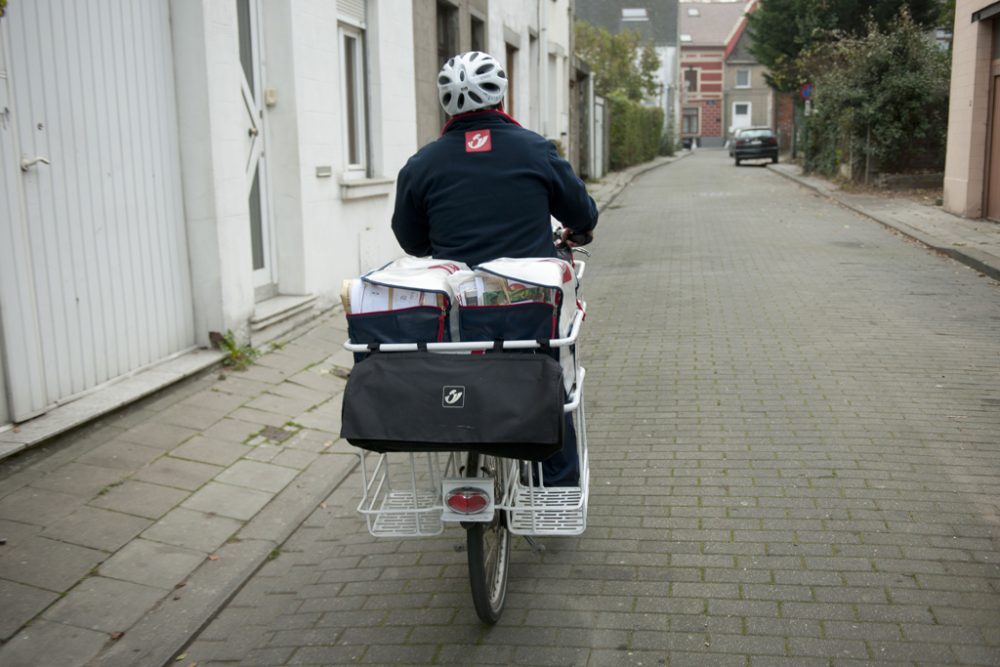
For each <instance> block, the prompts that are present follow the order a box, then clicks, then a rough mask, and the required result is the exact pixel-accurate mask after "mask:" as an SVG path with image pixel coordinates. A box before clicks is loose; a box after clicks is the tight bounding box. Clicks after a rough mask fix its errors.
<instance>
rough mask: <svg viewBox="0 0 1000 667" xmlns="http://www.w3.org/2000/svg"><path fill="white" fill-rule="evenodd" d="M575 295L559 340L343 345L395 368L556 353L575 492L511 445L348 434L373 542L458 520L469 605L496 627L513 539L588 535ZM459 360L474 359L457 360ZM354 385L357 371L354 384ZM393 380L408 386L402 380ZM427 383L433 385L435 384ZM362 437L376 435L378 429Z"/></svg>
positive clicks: (579, 269)
mask: <svg viewBox="0 0 1000 667" xmlns="http://www.w3.org/2000/svg"><path fill="white" fill-rule="evenodd" d="M487 264H490V263H487ZM484 266H486V265H484ZM569 266H571V267H572V269H573V276H572V278H573V282H574V283H575V284H578V283H579V280H580V279H581V278H582V277H583V273H584V271H585V268H586V264H585V263H584V262H576V263H575V264H573V265H569ZM378 277H379V276H378V275H374V276H373V274H368V276H366V278H367V279H368V280H376V281H377V279H378ZM383 284H384V283H383ZM386 286H387V287H391V285H386ZM574 287H575V285H574ZM397 288H398V286H397ZM404 288H405V287H404ZM572 297H573V299H572V303H573V304H574V305H575V308H574V311H573V314H572V319H571V321H569V324H568V327H567V328H568V331H567V332H566V335H565V336H564V337H560V338H552V339H548V340H539V339H527V338H525V339H515V340H502V341H498V340H476V341H459V342H421V343H409V342H407V343H364V342H352V341H351V340H348V341H347V342H346V343H345V344H344V347H345V348H346V349H347V350H349V351H351V352H354V353H355V354H356V355H362V354H371V353H373V352H374V353H377V354H379V355H383V353H389V354H388V356H382V357H380V358H379V359H378V362H377V363H378V364H381V365H383V366H386V368H390V369H391V368H393V367H394V366H396V365H398V364H400V363H402V362H401V361H393V360H392V354H393V353H406V352H412V353H421V354H422V355H430V356H419V357H415V358H413V357H411V358H410V359H409V361H412V362H414V363H417V362H418V361H419V363H420V364H423V368H424V369H427V368H430V369H432V370H433V369H434V368H435V367H436V366H437V365H448V366H459V367H461V366H463V365H464V364H469V363H471V364H481V365H482V364H484V363H485V361H476V359H480V360H486V359H488V358H491V357H493V358H495V357H494V355H493V353H496V352H514V351H519V352H523V351H535V352H541V353H542V354H539V355H535V356H537V357H542V356H544V353H547V352H548V353H551V351H553V350H554V351H558V353H559V357H560V361H559V362H558V368H559V370H560V378H559V389H560V392H561V395H560V399H561V400H559V402H558V406H559V410H560V414H559V416H558V419H559V420H560V421H562V420H563V414H564V413H570V414H572V418H573V420H574V428H575V430H576V442H577V456H578V458H579V472H580V477H579V482H578V484H577V485H576V486H572V487H565V486H558V487H557V486H547V485H546V483H545V475H544V468H543V466H542V463H541V460H540V459H539V457H537V456H534V457H528V456H525V455H524V454H523V453H522V455H521V456H518V455H516V454H514V453H512V452H513V450H512V449H511V447H498V446H479V445H477V446H472V447H462V446H455V445H448V444H443V445H441V446H433V447H430V448H428V447H425V446H420V445H412V446H408V445H407V444H402V445H398V443H396V444H392V445H391V446H390V445H386V444H385V443H386V442H388V440H385V439H383V440H378V439H377V438H375V439H370V438H365V437H359V436H358V433H357V432H354V433H353V435H354V437H350V436H351V433H348V434H347V435H345V437H347V439H348V440H349V441H351V442H352V444H358V443H359V442H360V443H361V445H360V446H361V447H362V448H361V449H359V456H360V470H361V475H362V499H361V501H360V502H359V504H358V508H357V509H358V512H359V513H361V514H362V515H363V516H364V517H365V519H366V523H367V527H368V530H369V532H370V533H371V534H372V535H373V536H375V537H393V538H400V537H427V536H433V535H439V534H441V533H442V532H443V530H444V527H445V526H448V525H454V524H459V525H460V526H461V527H463V528H464V529H465V530H466V547H467V548H466V552H467V558H468V567H469V582H470V589H471V592H472V599H473V603H474V606H475V609H476V613H477V615H478V616H479V618H480V619H481V620H482V621H483V622H484V623H487V624H494V623H496V622H497V621H498V620H499V619H500V617H501V615H502V613H503V608H504V603H505V601H506V593H507V581H508V576H509V571H510V554H511V548H512V543H511V542H512V540H511V538H512V535H520V536H523V537H525V539H526V540H527V541H528V542H529V544H531V545H532V547H533V548H536V549H540V547H539V545H537V544H536V543H535V542H534V540H533V538H534V537H537V536H559V535H579V534H581V533H583V532H584V530H585V529H586V520H587V505H588V497H589V474H590V467H589V459H588V454H587V435H586V416H585V412H584V401H583V385H584V378H585V376H586V370H585V369H584V368H583V367H582V366H580V365H579V363H578V355H577V340H578V336H579V334H580V330H581V327H582V323H583V320H584V314H585V311H586V305H585V303H584V302H583V301H580V300H578V299H577V292H576V290H575V289H574V293H573V294H572ZM435 355H437V356H435ZM456 355H459V357H461V358H464V359H466V360H467V361H465V362H460V363H459V362H456V361H455V359H456V358H457V357H456ZM470 355H471V356H470ZM480 355H481V356H480ZM553 356H554V355H553ZM522 358H525V357H522ZM396 359H398V360H404V359H406V357H405V355H400V356H397V357H396ZM363 363H367V362H363ZM387 364H388V365H387ZM428 364H430V365H428ZM518 365H522V366H528V365H529V364H518ZM550 366H551V364H550ZM372 367H374V366H372ZM359 368H362V367H361V366H360V365H357V366H356V369H359ZM366 368H367V367H366ZM389 375H395V374H394V373H389ZM354 380H355V377H354V374H353V373H352V377H351V380H349V385H350V382H352V381H354ZM392 381H398V382H401V383H404V384H405V383H406V380H405V379H402V380H401V379H400V378H394V379H393V380H392ZM359 382H361V381H360V380H359ZM430 383H431V384H433V381H430ZM434 386H436V385H434ZM349 388H350V387H349ZM446 388H447V387H445V389H446ZM563 390H565V391H563ZM359 391H360V390H359ZM379 391H382V392H383V393H382V394H381V396H383V397H384V396H386V395H394V394H391V393H390V394H386V393H384V392H386V391H389V392H391V391H400V392H409V391H411V389H410V388H409V387H400V388H398V389H392V390H387V389H386V388H385V387H380V388H379ZM453 396H454V393H453V394H451V395H448V394H444V393H443V397H442V399H441V400H442V402H444V403H447V401H448V400H450V398H451V397H453ZM358 400H366V399H358ZM455 400H456V401H457V400H459V399H458V398H455ZM354 407H355V406H353V405H351V404H349V400H348V397H347V394H346V393H345V419H344V423H345V429H346V428H347V423H348V421H349V419H348V418H349V417H350V416H351V415H349V414H348V412H349V410H351V409H353V408H354ZM382 426H384V425H382ZM382 426H374V425H373V426H371V427H370V428H371V429H374V430H378V429H379V428H381V427H382ZM352 428H353V427H352ZM560 428H561V427H560ZM365 435H368V436H371V433H368V434H365ZM373 442H376V445H375V446H372V443H373ZM437 444H440V443H436V445H437ZM397 445H398V446H397ZM379 449H383V450H384V451H379Z"/></svg>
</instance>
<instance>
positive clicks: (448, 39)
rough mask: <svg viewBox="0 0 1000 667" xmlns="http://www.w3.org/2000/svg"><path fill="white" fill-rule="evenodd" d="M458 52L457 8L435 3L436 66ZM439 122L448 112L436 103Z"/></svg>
mask: <svg viewBox="0 0 1000 667" xmlns="http://www.w3.org/2000/svg"><path fill="white" fill-rule="evenodd" d="M457 53H458V8H457V7H455V6H454V5H449V4H448V3H445V2H439V3H437V54H438V68H440V67H441V66H442V65H444V64H445V63H446V62H448V59H449V58H451V57H452V56H454V55H456V54H457ZM438 119H439V120H440V124H441V125H444V124H445V123H446V122H448V114H446V113H445V112H444V108H443V107H441V105H440V104H439V105H438Z"/></svg>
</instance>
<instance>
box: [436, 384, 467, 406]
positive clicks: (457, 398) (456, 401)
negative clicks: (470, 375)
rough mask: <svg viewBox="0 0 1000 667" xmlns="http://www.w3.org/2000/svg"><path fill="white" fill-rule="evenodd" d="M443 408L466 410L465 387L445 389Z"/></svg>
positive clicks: (442, 397) (443, 391) (442, 391)
mask: <svg viewBox="0 0 1000 667" xmlns="http://www.w3.org/2000/svg"><path fill="white" fill-rule="evenodd" d="M441 407H443V408H464V407H465V387H448V386H446V387H444V388H443V389H442V390H441Z"/></svg>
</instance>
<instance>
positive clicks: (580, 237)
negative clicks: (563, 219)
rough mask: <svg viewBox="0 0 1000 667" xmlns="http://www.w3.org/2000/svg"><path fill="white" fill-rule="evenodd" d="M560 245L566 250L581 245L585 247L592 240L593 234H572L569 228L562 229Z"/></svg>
mask: <svg viewBox="0 0 1000 667" xmlns="http://www.w3.org/2000/svg"><path fill="white" fill-rule="evenodd" d="M560 240H561V241H562V245H564V246H566V247H568V248H576V247H579V246H582V245H587V244H588V243H590V242H591V241H593V240H594V233H593V232H574V231H573V230H572V229H570V228H569V227H563V229H562V235H561V237H560Z"/></svg>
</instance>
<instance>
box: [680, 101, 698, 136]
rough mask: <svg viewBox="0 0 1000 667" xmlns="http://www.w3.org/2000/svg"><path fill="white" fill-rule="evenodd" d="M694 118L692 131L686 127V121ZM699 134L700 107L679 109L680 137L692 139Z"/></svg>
mask: <svg viewBox="0 0 1000 667" xmlns="http://www.w3.org/2000/svg"><path fill="white" fill-rule="evenodd" d="M689 118H694V129H693V130H692V129H690V128H689V127H688V119H689ZM700 133H701V107H684V108H683V109H681V136H685V137H693V136H697V135H698V134H700Z"/></svg>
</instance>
